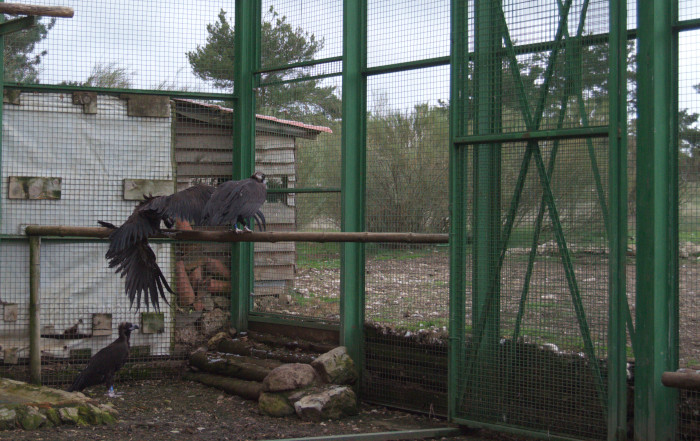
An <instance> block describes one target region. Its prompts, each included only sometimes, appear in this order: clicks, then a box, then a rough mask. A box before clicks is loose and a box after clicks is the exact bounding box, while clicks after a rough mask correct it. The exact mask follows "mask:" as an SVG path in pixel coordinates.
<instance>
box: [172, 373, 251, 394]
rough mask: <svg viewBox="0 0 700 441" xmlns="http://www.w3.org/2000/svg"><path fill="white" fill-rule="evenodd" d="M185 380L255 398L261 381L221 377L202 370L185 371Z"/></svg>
mask: <svg viewBox="0 0 700 441" xmlns="http://www.w3.org/2000/svg"><path fill="white" fill-rule="evenodd" d="M183 378H184V379H185V380H190V381H197V382H199V383H202V384H206V385H207V386H212V387H215V388H217V389H221V390H223V391H224V392H227V393H229V394H232V395H238V396H239V397H243V398H246V399H248V400H257V399H258V397H260V392H261V391H262V383H259V382H257V381H246V380H238V379H236V378H229V377H222V376H221V375H214V374H205V373H203V372H186V373H185V374H184V375H183Z"/></svg>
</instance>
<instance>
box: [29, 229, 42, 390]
mask: <svg viewBox="0 0 700 441" xmlns="http://www.w3.org/2000/svg"><path fill="white" fill-rule="evenodd" d="M40 258H41V237H37V236H31V237H30V238H29V381H30V382H31V383H33V384H41V321H40V318H39V314H40V303H41V301H40V296H39V281H40V278H41V265H40Z"/></svg>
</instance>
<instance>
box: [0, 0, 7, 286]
mask: <svg viewBox="0 0 700 441" xmlns="http://www.w3.org/2000/svg"><path fill="white" fill-rule="evenodd" d="M0 1H2V0H0ZM4 22H5V16H4V15H2V14H0V24H1V23H4ZM0 48H1V49H2V50H0V98H3V97H4V96H5V87H4V84H5V37H4V36H3V35H0ZM3 101H4V99H0V177H1V176H2V149H3V145H2V134H3V124H2V120H3V105H4V104H3ZM3 181H4V179H0V194H5V193H4V192H5V191H7V190H6V189H4V188H3ZM2 210H3V204H2V198H0V227H1V226H2V215H3V212H2ZM1 242H2V238H0V243H1ZM1 264H2V262H0V265H1ZM0 284H4V281H3V280H0Z"/></svg>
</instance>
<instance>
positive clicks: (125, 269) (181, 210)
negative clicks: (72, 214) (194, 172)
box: [98, 184, 214, 310]
mask: <svg viewBox="0 0 700 441" xmlns="http://www.w3.org/2000/svg"><path fill="white" fill-rule="evenodd" d="M213 192H214V187H212V186H209V185H204V184H198V185H195V186H193V187H189V188H186V189H185V190H182V191H178V192H177V193H173V194H171V195H169V196H158V197H152V196H144V197H145V200H144V201H142V202H141V203H139V204H138V205H137V206H136V208H134V211H133V212H132V213H131V215H130V216H129V218H128V219H127V220H126V222H124V223H123V224H122V226H120V227H116V226H114V225H112V224H110V223H108V222H102V221H98V223H99V224H100V225H102V226H103V227H107V228H110V229H112V230H114V231H112V233H111V234H110V235H109V241H110V243H109V249H108V250H107V254H105V257H106V258H107V260H109V267H110V268H116V271H117V273H118V274H120V275H121V276H122V277H124V278H125V279H126V280H125V282H126V283H125V291H126V294H127V296H128V297H129V300H130V302H131V305H132V306H133V304H134V300H136V310H138V309H139V307H140V305H141V294H142V293H143V296H144V302H145V303H146V308H148V307H149V304H152V305H153V306H154V307H155V308H156V310H158V309H159V308H160V306H159V303H158V297H159V296H160V297H161V298H162V299H163V300H164V301H165V302H166V303H167V302H168V301H167V299H166V297H165V290H167V291H168V292H170V293H171V294H172V293H173V290H172V289H171V288H170V285H168V282H167V280H166V279H165V276H164V275H163V273H162V272H161V270H160V268H159V267H158V264H157V263H156V255H155V253H154V252H153V250H152V249H151V247H150V246H149V245H148V238H149V237H152V236H154V235H156V234H158V233H160V232H161V229H160V222H161V221H163V223H164V224H165V226H166V227H168V228H170V227H172V226H173V224H174V223H175V220H176V219H179V220H186V221H189V222H194V223H200V222H201V213H202V210H203V209H204V206H205V205H206V203H207V201H208V200H209V197H210V196H211V195H212V193H213Z"/></svg>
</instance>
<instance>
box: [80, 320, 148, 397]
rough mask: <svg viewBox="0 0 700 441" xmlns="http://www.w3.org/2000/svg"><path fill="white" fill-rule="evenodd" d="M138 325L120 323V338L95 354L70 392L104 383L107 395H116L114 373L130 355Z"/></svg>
mask: <svg viewBox="0 0 700 441" xmlns="http://www.w3.org/2000/svg"><path fill="white" fill-rule="evenodd" d="M138 328H139V327H138V326H136V325H132V324H131V323H127V322H124V323H122V324H120V325H119V338H117V339H116V340H114V341H113V342H112V343H111V344H110V345H109V346H106V347H104V348H102V349H100V351H99V352H98V353H97V354H95V355H93V356H92V358H91V359H90V361H89V362H88V365H87V367H86V368H85V369H83V371H82V372H80V373H79V374H78V376H77V377H76V378H75V381H73V384H72V385H71V386H70V387H69V388H68V389H67V390H68V392H75V391H82V390H83V389H85V388H86V387H90V386H95V385H97V384H101V383H104V384H105V385H106V386H107V388H108V389H107V395H109V396H110V397H114V396H115V395H114V374H116V373H117V371H118V370H119V369H121V367H122V366H124V363H126V359H127V358H128V357H129V338H130V337H131V331H133V330H134V329H138Z"/></svg>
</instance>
